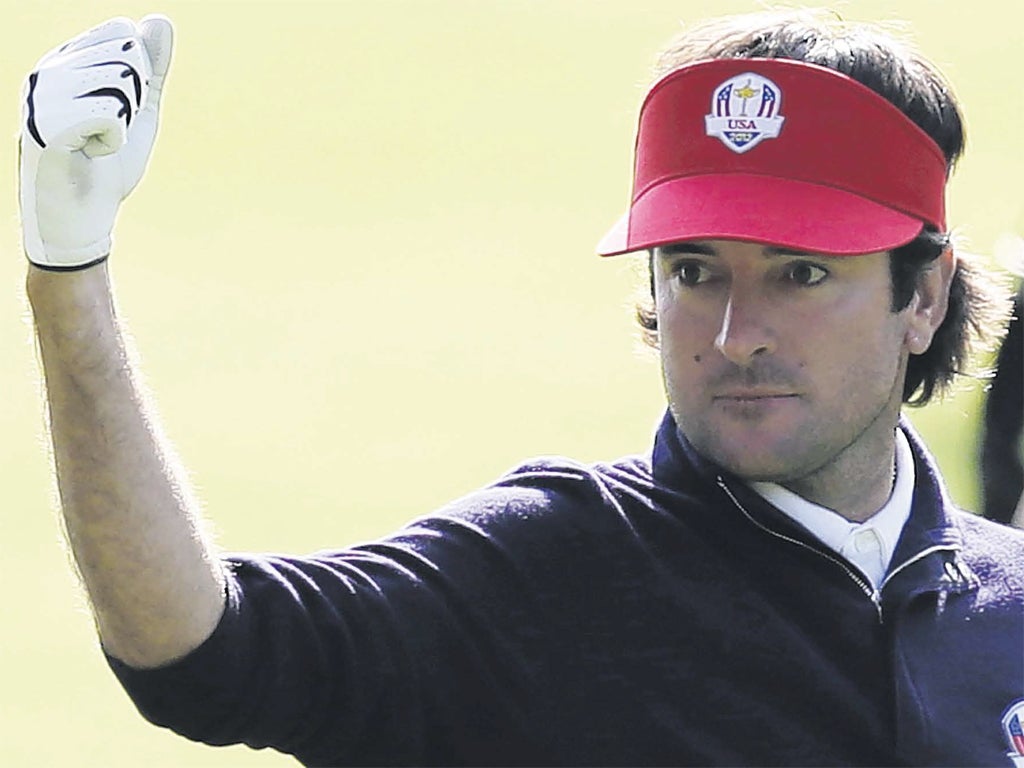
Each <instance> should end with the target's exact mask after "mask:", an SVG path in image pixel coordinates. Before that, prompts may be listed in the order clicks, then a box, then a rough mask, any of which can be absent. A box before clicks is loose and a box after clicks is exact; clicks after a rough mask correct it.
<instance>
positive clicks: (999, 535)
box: [952, 510, 1024, 597]
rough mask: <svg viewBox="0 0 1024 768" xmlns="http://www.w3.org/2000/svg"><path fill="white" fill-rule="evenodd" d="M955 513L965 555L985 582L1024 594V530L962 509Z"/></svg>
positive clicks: (1023, 595)
mask: <svg viewBox="0 0 1024 768" xmlns="http://www.w3.org/2000/svg"><path fill="white" fill-rule="evenodd" d="M952 516H953V520H954V521H955V523H956V525H957V527H958V528H959V530H960V532H961V536H962V545H963V551H962V555H963V557H964V558H965V559H966V560H967V562H968V563H969V564H970V566H971V568H972V569H973V570H974V572H975V573H976V574H977V575H978V577H979V578H980V579H981V581H982V583H988V584H995V585H997V586H999V587H1000V588H1001V589H1008V590H1011V591H1013V592H1015V593H1016V594H1017V595H1018V596H1020V597H1024V531H1022V530H1020V529H1018V528H1013V527H1011V526H1008V525H1004V524H1002V523H996V522H993V521H992V520H987V519H985V518H984V517H981V516H980V515H975V514H973V513H971V512H965V511H962V510H956V511H954V512H953V513H952Z"/></svg>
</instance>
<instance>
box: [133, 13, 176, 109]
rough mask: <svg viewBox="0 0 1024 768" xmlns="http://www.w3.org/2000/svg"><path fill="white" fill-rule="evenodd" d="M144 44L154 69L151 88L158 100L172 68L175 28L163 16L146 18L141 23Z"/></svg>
mask: <svg viewBox="0 0 1024 768" xmlns="http://www.w3.org/2000/svg"><path fill="white" fill-rule="evenodd" d="M139 30H140V31H141V32H142V44H143V46H145V48H146V54H147V55H148V56H149V63H150V65H151V66H152V68H153V77H152V78H151V80H150V83H149V87H150V90H151V91H152V93H153V95H154V96H155V97H156V99H157V100H159V98H160V91H161V89H162V88H163V85H164V77H166V76H167V69H168V68H169V67H170V66H171V49H172V48H173V47H174V26H173V25H172V24H171V20H170V19H169V18H167V17H166V16H163V15H161V14H152V15H150V16H146V17H145V18H143V19H142V21H141V22H139Z"/></svg>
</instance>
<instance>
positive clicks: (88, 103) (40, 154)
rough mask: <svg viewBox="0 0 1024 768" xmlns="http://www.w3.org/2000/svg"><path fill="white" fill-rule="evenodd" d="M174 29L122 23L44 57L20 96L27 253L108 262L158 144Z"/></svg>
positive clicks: (59, 261)
mask: <svg viewBox="0 0 1024 768" xmlns="http://www.w3.org/2000/svg"><path fill="white" fill-rule="evenodd" d="M173 36H174V32H173V27H172V26H171V22H170V20H169V19H167V18H166V17H164V16H147V17H146V18H144V19H143V20H142V21H141V22H140V23H139V24H135V22H133V21H131V20H130V19H124V18H118V19H111V20H110V21H108V22H106V23H104V24H101V25H100V26H98V27H96V28H94V29H91V30H89V31H88V32H85V33H83V34H81V35H79V36H78V37H76V38H74V39H73V40H71V41H69V42H67V43H65V44H64V45H63V46H61V47H60V48H57V49H55V50H53V51H51V52H50V53H48V54H46V55H45V56H44V57H43V58H42V59H40V61H39V63H38V64H37V65H36V68H35V71H33V72H32V74H30V75H29V76H28V79H27V80H26V82H25V87H24V90H23V94H22V121H21V137H20V141H19V150H20V165H21V172H20V181H21V187H20V196H21V222H22V237H23V240H24V245H25V253H26V254H27V255H28V258H29V260H30V261H31V262H32V263H34V264H36V265H37V266H40V267H43V268H45V269H54V270H74V269H84V268H85V267H88V266H91V265H93V264H96V263H98V262H100V261H103V259H105V258H106V257H107V256H108V255H109V253H110V246H111V230H112V229H113V227H114V219H115V217H116V216H117V209H118V207H119V206H120V205H121V201H122V200H123V199H124V198H125V197H127V195H128V193H129V192H131V191H132V189H134V188H135V185H136V184H138V183H139V180H140V179H141V178H142V174H143V172H144V171H145V169H146V163H147V161H148V160H149V155H150V152H151V151H152V149H153V142H154V140H155V138H156V129H157V117H158V113H159V110H160V94H161V90H162V89H163V85H164V78H165V77H166V75H167V68H168V66H169V65H170V62H171V47H172V45H173Z"/></svg>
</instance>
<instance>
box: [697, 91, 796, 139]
mask: <svg viewBox="0 0 1024 768" xmlns="http://www.w3.org/2000/svg"><path fill="white" fill-rule="evenodd" d="M781 107H782V91H781V90H779V86H777V85H776V84H775V83H773V82H772V81H771V80H769V79H768V78H767V77H761V75H755V74H754V73H753V72H747V73H745V74H742V75H737V76H736V77H733V78H731V79H729V80H726V81H725V82H724V83H722V84H721V85H720V86H718V87H717V88H716V89H715V92H714V95H713V96H712V97H711V114H710V115H707V116H706V117H705V118H704V127H705V130H706V131H707V134H708V136H717V137H718V138H720V139H721V140H722V143H723V144H725V146H727V147H728V148H729V149H731V150H732V151H733V152H746V151H748V150H750V149H753V148H754V147H756V146H757V145H758V144H759V143H760V142H761V141H763V140H764V139H774V138H775V137H777V136H778V135H779V131H781V130H782V123H783V121H784V120H785V118H784V117H782V115H781V114H779V110H780V108H781Z"/></svg>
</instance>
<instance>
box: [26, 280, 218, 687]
mask: <svg viewBox="0 0 1024 768" xmlns="http://www.w3.org/2000/svg"><path fill="white" fill-rule="evenodd" d="M27 287H28V295H29V300H30V302H31V305H32V309H33V313H34V316H35V322H36V331H37V338H38V344H39V353H40V357H41V362H42V366H43V370H44V374H45V380H46V391H47V398H48V402H49V414H50V425H49V426H50V433H51V437H52V440H53V455H54V461H55V464H56V470H57V481H58V488H59V492H60V500H61V506H62V511H63V515H64V520H65V526H66V529H67V536H68V540H69V543H70V545H71V549H72V552H73V554H74V558H75V561H76V563H77V566H78V569H79V571H80V573H81V576H82V579H83V581H84V582H85V586H86V589H87V591H88V594H89V599H90V602H91V604H92V608H93V612H94V615H95V618H96V623H97V627H98V630H99V633H100V638H101V640H102V642H103V645H104V647H105V649H106V650H107V652H109V653H110V654H112V655H113V656H115V657H117V658H119V659H121V660H122V661H124V662H126V663H128V664H130V665H133V666H137V667H153V666H159V665H161V664H163V663H166V662H168V661H171V660H173V659H175V658H178V657H180V656H183V655H184V654H186V653H187V652H188V651H190V650H192V649H193V648H195V647H196V646H198V645H199V644H200V643H201V642H202V641H203V640H204V639H205V638H206V637H208V636H209V634H210V633H211V632H212V631H213V629H214V627H215V626H216V624H217V621H218V620H219V618H220V615H221V612H222V611H223V605H224V574H223V571H222V569H221V566H220V564H219V561H218V559H217V557H216V554H215V552H214V551H213V549H212V547H211V546H210V545H209V543H208V542H207V541H206V540H205V537H204V534H203V532H202V530H201V528H200V521H199V515H198V509H197V505H196V504H195V502H194V500H193V499H192V497H191V494H190V491H189V489H188V486H187V481H186V478H185V477H184V475H183V473H182V472H181V471H180V470H179V469H178V467H177V465H176V462H175V459H174V457H173V456H172V452H171V450H170V446H169V445H168V444H167V442H166V440H165V439H164V438H163V437H162V435H161V434H160V430H159V427H158V425H157V424H156V422H155V419H154V415H153V413H152V412H151V411H150V410H149V409H148V408H147V405H146V403H145V398H144V394H143V392H142V391H141V390H140V387H139V385H138V383H137V381H136V379H135V376H134V374H133V368H132V364H131V360H130V359H129V356H128V354H127V351H126V347H125V342H124V337H123V334H122V333H121V329H120V326H119V324H118V320H117V317H116V313H115V310H114V306H113V299H112V295H111V291H110V286H109V280H108V273H107V268H106V265H105V264H101V265H99V266H95V267H92V268H89V269H85V270H82V271H79V272H72V273H53V272H46V271H43V270H40V269H37V268H36V267H30V268H29V275H28V282H27Z"/></svg>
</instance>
